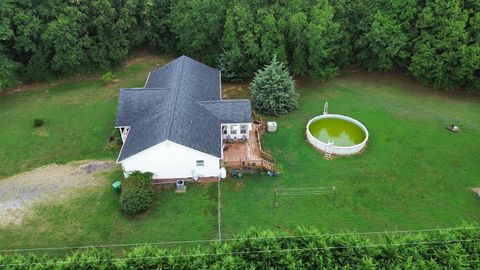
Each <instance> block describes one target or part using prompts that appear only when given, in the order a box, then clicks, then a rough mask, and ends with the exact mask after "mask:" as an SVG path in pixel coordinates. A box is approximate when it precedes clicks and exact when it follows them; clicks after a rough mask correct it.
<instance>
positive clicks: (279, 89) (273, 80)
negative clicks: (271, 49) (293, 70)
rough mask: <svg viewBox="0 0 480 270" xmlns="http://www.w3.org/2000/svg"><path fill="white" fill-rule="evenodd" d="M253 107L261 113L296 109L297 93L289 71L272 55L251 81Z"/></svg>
mask: <svg viewBox="0 0 480 270" xmlns="http://www.w3.org/2000/svg"><path fill="white" fill-rule="evenodd" d="M252 94H253V96H254V97H255V107H256V108H257V109H258V110H259V111H260V112H262V113H265V114H269V115H282V114H286V113H289V112H291V111H293V110H295V109H298V95H297V93H295V86H294V82H293V79H292V77H291V76H290V73H289V72H288V70H287V68H286V67H285V66H284V65H283V63H281V62H279V61H277V57H276V56H274V57H273V59H272V62H271V63H270V64H268V65H267V66H265V67H264V68H263V69H261V70H259V71H258V72H257V73H256V74H255V78H254V79H253V82H252Z"/></svg>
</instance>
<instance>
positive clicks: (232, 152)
mask: <svg viewBox="0 0 480 270" xmlns="http://www.w3.org/2000/svg"><path fill="white" fill-rule="evenodd" d="M263 132H264V124H253V128H252V130H251V131H250V134H249V139H248V141H247V142H244V143H242V142H240V141H237V142H234V143H227V142H224V144H223V149H224V150H223V165H224V166H225V167H227V168H234V169H241V168H263V169H265V170H267V171H276V167H275V160H274V159H273V157H272V156H271V155H270V154H268V153H266V152H264V151H263V150H262V144H261V141H260V138H261V135H262V134H263Z"/></svg>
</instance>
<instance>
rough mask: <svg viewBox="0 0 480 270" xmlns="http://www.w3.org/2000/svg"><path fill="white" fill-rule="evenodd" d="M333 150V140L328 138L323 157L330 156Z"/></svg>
mask: <svg viewBox="0 0 480 270" xmlns="http://www.w3.org/2000/svg"><path fill="white" fill-rule="evenodd" d="M332 150H333V141H330V140H328V142H327V145H326V146H325V158H330V157H332Z"/></svg>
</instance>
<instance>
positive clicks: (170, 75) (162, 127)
mask: <svg viewBox="0 0 480 270" xmlns="http://www.w3.org/2000/svg"><path fill="white" fill-rule="evenodd" d="M220 83H221V82H220V72H219V71H218V70H217V69H214V68H211V67H209V66H207V65H205V64H202V63H200V62H197V61H195V60H193V59H191V58H189V57H186V56H181V57H179V58H177V59H175V60H174V61H172V62H170V63H169V64H167V65H165V66H163V67H161V68H159V69H156V70H154V71H152V72H151V73H150V75H149V78H148V80H147V82H146V84H145V88H133V89H121V90H120V95H119V103H118V109H117V119H116V126H130V131H129V134H128V136H127V140H126V141H125V143H124V145H123V147H122V151H121V153H120V155H119V157H118V161H122V160H124V159H126V158H128V157H130V156H133V155H135V154H137V153H139V152H141V151H143V150H145V149H147V148H149V147H152V146H154V145H156V144H158V143H161V142H163V141H165V140H170V141H173V142H176V143H178V144H182V145H185V146H187V147H190V148H193V149H196V150H198V151H201V152H204V153H207V154H210V155H213V156H217V157H221V150H222V149H221V134H220V132H221V131H220V126H221V124H222V123H249V122H251V121H252V117H251V105H250V101H249V100H222V99H221V97H220V88H221V85H220Z"/></svg>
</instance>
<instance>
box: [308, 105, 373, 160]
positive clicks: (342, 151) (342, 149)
mask: <svg viewBox="0 0 480 270" xmlns="http://www.w3.org/2000/svg"><path fill="white" fill-rule="evenodd" d="M323 118H337V119H343V120H346V121H349V122H352V123H354V124H355V125H357V126H359V127H360V128H361V129H362V130H363V132H365V139H364V140H363V141H362V142H361V143H359V144H357V145H353V146H336V145H332V146H329V148H330V147H331V148H330V149H331V153H332V154H334V155H341V156H346V155H353V154H356V153H359V152H360V151H362V149H363V148H365V146H366V145H367V141H368V130H367V128H366V127H365V126H364V125H363V124H362V123H360V122H359V121H357V120H355V119H353V118H350V117H348V116H344V115H339V114H326V115H319V116H316V117H314V118H312V119H310V121H308V123H307V128H306V131H305V132H306V133H307V139H308V142H310V144H312V145H313V146H314V147H315V148H317V149H319V150H321V151H325V149H327V143H324V142H322V141H320V140H319V139H317V138H315V137H314V136H313V135H312V134H311V133H310V129H309V127H310V124H311V123H313V122H315V121H317V120H319V119H323Z"/></svg>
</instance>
